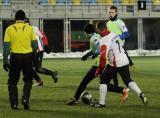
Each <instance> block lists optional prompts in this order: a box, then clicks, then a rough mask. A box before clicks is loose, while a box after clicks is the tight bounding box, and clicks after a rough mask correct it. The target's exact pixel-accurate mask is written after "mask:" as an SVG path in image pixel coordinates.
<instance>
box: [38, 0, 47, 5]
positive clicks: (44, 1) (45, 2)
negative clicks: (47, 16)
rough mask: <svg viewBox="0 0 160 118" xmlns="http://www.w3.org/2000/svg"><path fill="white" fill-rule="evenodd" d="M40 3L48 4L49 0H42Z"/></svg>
mask: <svg viewBox="0 0 160 118" xmlns="http://www.w3.org/2000/svg"><path fill="white" fill-rule="evenodd" d="M39 4H40V5H48V0H40V1H39Z"/></svg>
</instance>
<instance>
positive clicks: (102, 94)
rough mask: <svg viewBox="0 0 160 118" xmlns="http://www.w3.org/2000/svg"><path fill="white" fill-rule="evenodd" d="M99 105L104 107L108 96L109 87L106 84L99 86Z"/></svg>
mask: <svg viewBox="0 0 160 118" xmlns="http://www.w3.org/2000/svg"><path fill="white" fill-rule="evenodd" d="M99 94H100V96H99V104H102V105H104V104H105V100H106V94H107V85H106V84H100V86H99Z"/></svg>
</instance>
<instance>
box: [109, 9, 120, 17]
mask: <svg viewBox="0 0 160 118" xmlns="http://www.w3.org/2000/svg"><path fill="white" fill-rule="evenodd" d="M117 11H118V10H117V7H116V6H111V7H110V9H109V19H110V20H115V19H116V18H117Z"/></svg>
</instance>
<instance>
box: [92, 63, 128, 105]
mask: <svg viewBox="0 0 160 118" xmlns="http://www.w3.org/2000/svg"><path fill="white" fill-rule="evenodd" d="M115 74H117V69H116V68H114V67H111V66H110V65H107V66H106V68H105V69H104V70H103V72H102V76H101V77H100V86H99V93H100V97H99V103H98V104H95V105H94V107H104V106H105V99H106V94H107V91H111V92H116V93H122V94H123V93H124V90H125V88H124V87H120V86H116V85H113V84H109V83H108V82H109V81H110V79H111V78H112V76H113V75H115ZM106 83H107V84H106ZM127 96H128V95H127Z"/></svg>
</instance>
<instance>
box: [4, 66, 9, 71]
mask: <svg viewBox="0 0 160 118" xmlns="http://www.w3.org/2000/svg"><path fill="white" fill-rule="evenodd" d="M3 69H4V70H5V71H7V72H8V71H9V64H3Z"/></svg>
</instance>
